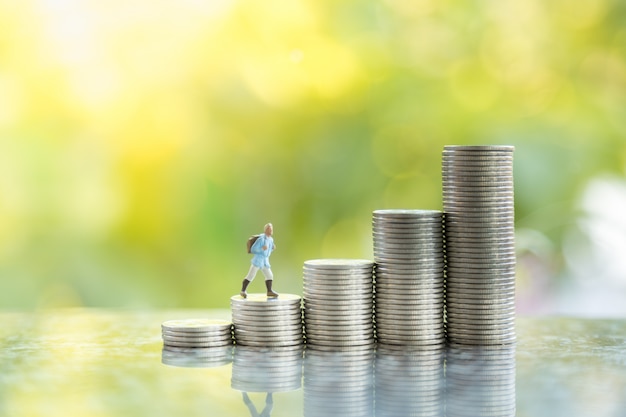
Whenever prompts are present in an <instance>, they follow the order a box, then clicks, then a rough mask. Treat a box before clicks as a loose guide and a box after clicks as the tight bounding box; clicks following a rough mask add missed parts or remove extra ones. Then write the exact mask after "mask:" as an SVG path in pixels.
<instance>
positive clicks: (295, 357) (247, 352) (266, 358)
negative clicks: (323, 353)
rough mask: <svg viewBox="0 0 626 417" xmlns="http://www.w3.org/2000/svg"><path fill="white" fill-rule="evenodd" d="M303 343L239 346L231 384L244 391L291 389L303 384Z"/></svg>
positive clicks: (234, 356) (235, 355)
mask: <svg viewBox="0 0 626 417" xmlns="http://www.w3.org/2000/svg"><path fill="white" fill-rule="evenodd" d="M303 350H304V346H303V345H297V346H284V347H272V348H269V347H268V348H260V347H249V346H239V345H238V346H235V349H234V355H233V369H232V378H231V387H232V388H233V389H236V390H238V391H242V392H272V393H273V392H287V391H294V390H297V389H299V388H300V387H301V385H302V353H303Z"/></svg>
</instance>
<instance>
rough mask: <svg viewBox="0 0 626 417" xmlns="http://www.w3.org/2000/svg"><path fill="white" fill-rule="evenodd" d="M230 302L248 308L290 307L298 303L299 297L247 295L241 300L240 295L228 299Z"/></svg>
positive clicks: (288, 295) (290, 295) (289, 295)
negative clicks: (255, 306)
mask: <svg viewBox="0 0 626 417" xmlns="http://www.w3.org/2000/svg"><path fill="white" fill-rule="evenodd" d="M230 302H231V304H233V305H242V306H250V305H251V304H255V305H260V304H262V305H267V306H272V307H276V306H290V305H297V304H299V303H300V296H299V295H294V294H280V295H279V296H278V297H275V298H271V297H268V296H267V295H266V294H254V293H252V294H248V296H247V298H243V297H241V296H240V295H234V296H232V297H231V298H230Z"/></svg>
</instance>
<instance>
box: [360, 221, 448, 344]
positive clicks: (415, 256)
mask: <svg viewBox="0 0 626 417" xmlns="http://www.w3.org/2000/svg"><path fill="white" fill-rule="evenodd" d="M442 222H443V218H442V213H441V212H440V211H435V210H376V211H374V213H373V224H372V227H373V237H374V259H375V261H376V284H375V288H376V296H375V297H376V298H375V300H376V301H375V320H376V337H377V339H378V343H379V344H380V345H385V346H387V347H388V348H389V347H392V346H396V347H398V348H402V349H428V350H430V349H433V348H439V349H442V348H443V347H444V345H445V335H444V328H443V305H444V276H443V267H444V254H443V224H442Z"/></svg>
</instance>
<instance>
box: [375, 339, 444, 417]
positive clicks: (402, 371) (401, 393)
mask: <svg viewBox="0 0 626 417" xmlns="http://www.w3.org/2000/svg"><path fill="white" fill-rule="evenodd" d="M443 369H444V350H440V349H436V350H421V351H411V352H406V351H401V350H397V349H387V348H385V347H384V346H379V347H378V349H377V351H376V365H375V374H374V375H375V381H376V385H375V403H376V416H377V417H379V416H380V417H396V416H397V417H405V416H421V417H443V415H444V394H445V391H444V372H443Z"/></svg>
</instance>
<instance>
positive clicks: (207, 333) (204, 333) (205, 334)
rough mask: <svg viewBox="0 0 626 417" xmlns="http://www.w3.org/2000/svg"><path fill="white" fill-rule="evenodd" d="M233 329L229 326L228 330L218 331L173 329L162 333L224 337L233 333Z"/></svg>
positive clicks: (164, 334)
mask: <svg viewBox="0 0 626 417" xmlns="http://www.w3.org/2000/svg"><path fill="white" fill-rule="evenodd" d="M231 331H232V329H231V328H228V329H226V330H220V331H218V332H211V331H208V332H186V331H185V332H181V331H173V330H161V335H163V336H181V337H185V336H188V337H222V336H227V335H230V334H231Z"/></svg>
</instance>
